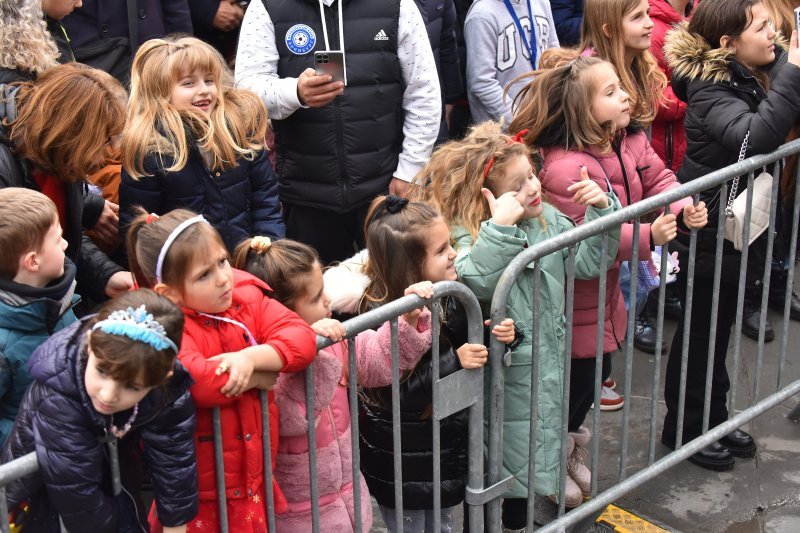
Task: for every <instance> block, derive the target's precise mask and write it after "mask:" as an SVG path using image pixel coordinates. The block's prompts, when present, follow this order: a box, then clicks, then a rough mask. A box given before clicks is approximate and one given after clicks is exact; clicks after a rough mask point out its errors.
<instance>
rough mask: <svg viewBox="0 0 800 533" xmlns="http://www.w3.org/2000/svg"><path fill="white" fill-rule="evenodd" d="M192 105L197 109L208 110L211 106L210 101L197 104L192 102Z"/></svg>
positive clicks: (201, 101) (200, 101)
mask: <svg viewBox="0 0 800 533" xmlns="http://www.w3.org/2000/svg"><path fill="white" fill-rule="evenodd" d="M192 105H193V106H194V107H199V108H200V109H208V107H209V106H210V105H211V100H199V101H197V102H193V103H192Z"/></svg>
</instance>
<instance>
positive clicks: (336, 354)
mask: <svg viewBox="0 0 800 533" xmlns="http://www.w3.org/2000/svg"><path fill="white" fill-rule="evenodd" d="M234 266H235V267H236V268H240V269H242V270H245V271H247V272H250V273H251V274H253V275H254V276H256V277H257V278H259V279H261V280H263V281H264V282H265V283H269V285H270V288H271V289H272V292H271V296H272V297H273V298H275V299H276V300H278V301H279V302H281V303H282V304H284V305H285V306H286V307H288V308H289V309H291V310H292V311H294V312H296V313H297V314H298V315H299V316H300V318H302V319H303V320H304V321H305V322H306V323H307V324H309V325H310V326H311V327H312V329H314V331H315V332H316V333H317V334H319V335H323V336H325V337H328V338H330V339H331V340H334V341H341V340H342V338H343V337H344V328H343V327H342V324H341V323H340V322H339V321H338V320H333V319H331V318H330V316H331V308H330V304H331V299H330V298H329V297H328V295H327V294H326V293H325V287H324V284H323V278H322V265H321V263H320V261H319V257H318V256H317V253H316V251H314V249H313V248H311V247H310V246H308V245H305V244H302V243H299V242H297V241H292V240H289V239H283V240H280V241H277V242H270V240H269V239H268V238H266V237H254V238H253V239H248V240H246V241H244V242H243V243H242V244H240V245H239V246H238V247H237V248H236V252H235V253H234ZM405 293H406V294H411V293H414V294H417V295H419V296H422V297H426V296H428V295H429V294H430V283H429V282H422V283H418V284H415V285H412V286H410V287H408V289H406V291H405ZM398 328H399V329H398V341H399V363H400V369H401V370H405V369H409V368H413V367H414V365H415V364H416V363H417V361H418V360H419V358H420V357H422V356H423V355H424V354H425V353H426V352H427V351H429V350H430V347H431V324H430V311H428V310H427V309H424V308H423V309H422V310H415V311H412V312H410V313H407V314H405V315H403V316H402V317H401V319H400V320H399V321H398ZM390 346H391V338H390V329H389V323H388V322H387V323H385V324H383V325H382V326H381V327H380V328H379V329H378V330H377V331H373V330H367V331H364V332H362V333H359V334H358V335H357V336H356V337H355V349H356V371H357V377H356V379H357V381H358V384H359V385H361V386H366V387H381V386H385V385H390V384H391V382H392V374H391V369H392V354H391V351H390ZM312 367H313V369H314V420H315V426H316V446H317V447H316V450H314V452H313V453H315V454H316V456H317V464H318V465H321V466H320V467H319V468H318V469H317V487H318V489H319V514H320V527H321V528H322V531H342V532H347V531H355V530H356V526H355V514H354V507H355V505H357V504H356V502H355V501H354V499H353V497H354V494H353V471H352V468H351V465H352V460H353V458H352V448H351V446H352V443H351V439H352V435H351V432H350V407H349V403H348V397H347V384H348V381H349V378H350V376H349V367H348V346H347V343H346V342H344V341H342V342H338V343H336V344H334V345H332V346H329V347H328V348H325V349H323V350H320V351H319V352H318V353H317V357H316V359H315V360H314V363H313V365H312ZM305 394H306V386H305V375H304V374H303V373H295V374H282V375H281V376H280V377H279V378H278V382H277V384H276V385H275V403H277V404H278V409H279V412H280V424H279V430H278V431H279V434H280V444H279V446H278V455H277V458H276V459H275V480H276V481H277V482H278V485H279V486H280V487H281V490H282V491H283V494H284V496H285V497H286V501H287V506H288V507H287V509H286V511H285V512H283V513H280V514H277V515H276V516H275V526H276V528H277V531H278V533H281V532H286V533H298V532H300V531H311V505H312V504H313V502H312V501H311V493H310V487H311V480H310V478H309V460H310V458H309V449H308V418H307V412H306V402H305V398H306V396H305ZM360 485H361V502H360V505H361V527H362V530H363V531H369V529H370V528H371V527H372V505H371V503H370V496H369V491H368V490H367V485H366V483H365V482H364V478H363V476H361V477H360Z"/></svg>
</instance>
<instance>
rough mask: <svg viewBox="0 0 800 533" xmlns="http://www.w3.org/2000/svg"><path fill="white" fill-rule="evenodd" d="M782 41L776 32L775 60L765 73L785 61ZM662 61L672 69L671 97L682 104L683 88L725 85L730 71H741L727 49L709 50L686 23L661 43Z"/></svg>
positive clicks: (730, 73) (728, 79)
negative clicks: (696, 83) (699, 84)
mask: <svg viewBox="0 0 800 533" xmlns="http://www.w3.org/2000/svg"><path fill="white" fill-rule="evenodd" d="M786 49H787V48H786V42H785V40H784V38H783V36H782V35H781V33H780V32H778V34H777V35H776V36H775V61H773V64H772V65H770V66H769V67H768V68H767V70H774V68H775V66H776V65H779V64H783V63H784V62H785V61H786V57H785V56H786V54H785V53H783V52H782V51H785V50H786ZM664 58H665V59H666V60H667V63H668V64H669V66H670V68H671V69H672V87H673V89H674V91H675V94H676V95H677V96H678V98H680V99H681V100H683V101H684V102H685V101H686V87H687V85H688V84H689V82H692V81H695V80H698V81H704V82H709V83H713V84H718V83H728V82H730V81H731V77H732V75H733V73H734V69H743V68H744V67H742V66H741V65H740V64H739V63H738V62H737V61H736V59H735V58H734V56H733V53H732V52H731V50H730V49H729V48H712V47H711V45H710V44H709V43H708V42H707V41H706V40H705V39H703V38H702V37H700V36H699V35H697V34H695V33H692V32H690V31H689V23H688V21H684V22H681V23H680V24H676V25H675V29H673V30H672V31H670V32H669V33H667V37H666V39H665V42H664Z"/></svg>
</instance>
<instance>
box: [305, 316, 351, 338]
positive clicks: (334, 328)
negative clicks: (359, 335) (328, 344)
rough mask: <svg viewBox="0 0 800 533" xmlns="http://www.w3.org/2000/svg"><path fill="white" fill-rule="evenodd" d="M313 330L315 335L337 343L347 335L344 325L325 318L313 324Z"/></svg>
mask: <svg viewBox="0 0 800 533" xmlns="http://www.w3.org/2000/svg"><path fill="white" fill-rule="evenodd" d="M311 329H313V330H314V333H316V334H317V335H322V336H323V337H328V338H329V339H330V340H332V341H336V342H339V341H340V340H342V339H343V338H344V336H345V335H346V332H345V330H344V326H343V325H342V323H341V322H339V321H338V320H334V319H333V318H323V319H322V320H317V321H316V322H314V323H313V324H311Z"/></svg>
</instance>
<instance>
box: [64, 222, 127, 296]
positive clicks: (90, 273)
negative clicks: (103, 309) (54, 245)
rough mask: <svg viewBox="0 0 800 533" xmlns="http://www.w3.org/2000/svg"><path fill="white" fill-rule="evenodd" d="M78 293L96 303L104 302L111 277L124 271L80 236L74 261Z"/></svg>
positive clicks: (85, 238) (94, 245)
mask: <svg viewBox="0 0 800 533" xmlns="http://www.w3.org/2000/svg"><path fill="white" fill-rule="evenodd" d="M75 266H76V275H75V279H76V281H77V282H78V286H79V288H80V291H81V292H82V293H83V294H85V295H87V296H90V297H92V298H93V299H94V300H96V301H101V302H102V301H105V300H106V299H107V298H108V296H106V285H108V280H109V279H111V276H113V275H114V274H116V273H117V272H123V271H124V269H123V268H122V267H121V266H119V265H118V264H117V263H115V262H114V261H112V260H111V259H110V258H109V257H108V256H107V255H106V254H104V253H103V252H102V251H101V250H100V249H99V248H98V247H97V245H96V244H95V243H94V242H92V240H91V239H90V238H89V237H87V236H86V235H82V236H81V249H80V252H79V253H78V257H77V260H76V261H75Z"/></svg>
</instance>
